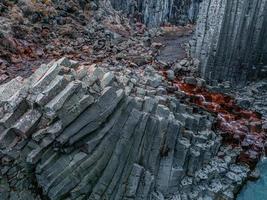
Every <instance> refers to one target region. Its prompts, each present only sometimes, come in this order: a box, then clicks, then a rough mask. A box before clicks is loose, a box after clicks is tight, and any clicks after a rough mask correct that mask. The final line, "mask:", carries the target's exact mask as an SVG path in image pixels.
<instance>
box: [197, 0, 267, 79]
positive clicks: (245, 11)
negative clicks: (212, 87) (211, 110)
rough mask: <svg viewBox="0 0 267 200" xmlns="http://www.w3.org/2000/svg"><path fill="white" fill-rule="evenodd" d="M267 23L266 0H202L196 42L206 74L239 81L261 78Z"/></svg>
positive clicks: (265, 59)
mask: <svg viewBox="0 0 267 200" xmlns="http://www.w3.org/2000/svg"><path fill="white" fill-rule="evenodd" d="M266 27H267V3H266V1H261V0H255V1H250V0H242V1H231V0H217V1H213V0H205V1H203V3H201V8H200V11H199V19H198V21H197V29H196V34H195V36H196V38H195V42H196V43H195V44H194V45H193V46H194V47H193V53H194V54H195V56H196V57H198V58H199V59H200V60H201V66H202V67H201V73H202V75H203V77H205V78H206V79H207V80H209V81H212V80H218V81H231V82H234V83H239V84H240V83H244V82H246V81H247V80H255V79H257V78H261V77H262V76H263V75H264V74H265V71H266V70H265V67H264V65H266V63H267V45H266V44H267V29H266Z"/></svg>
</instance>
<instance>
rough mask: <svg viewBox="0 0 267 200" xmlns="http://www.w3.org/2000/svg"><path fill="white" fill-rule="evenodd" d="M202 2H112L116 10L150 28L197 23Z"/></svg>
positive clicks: (129, 0) (190, 0)
mask: <svg viewBox="0 0 267 200" xmlns="http://www.w3.org/2000/svg"><path fill="white" fill-rule="evenodd" d="M200 2H201V1H200V0H145V1H140V0H126V1H125V0H111V4H112V5H113V7H114V8H115V9H117V10H121V11H122V12H124V13H126V14H127V15H128V16H129V17H130V18H136V19H137V20H140V21H142V22H143V23H145V24H146V25H147V26H150V27H156V26H160V25H163V24H166V23H172V24H176V25H177V24H179V25H185V24H187V23H189V22H191V23H192V22H195V21H196V18H197V15H198V10H199V4H200Z"/></svg>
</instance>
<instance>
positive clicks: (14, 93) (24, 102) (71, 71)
mask: <svg viewBox="0 0 267 200" xmlns="http://www.w3.org/2000/svg"><path fill="white" fill-rule="evenodd" d="M104 66H106V67H104ZM112 71H113V70H112V67H108V68H107V65H105V64H98V66H97V65H88V64H86V63H85V64H78V63H77V62H75V61H70V60H68V59H66V58H62V59H60V60H58V61H53V62H51V63H50V64H48V65H43V66H41V67H40V68H39V69H38V70H37V71H36V72H35V73H34V74H33V75H32V76H31V77H30V78H28V79H21V78H19V77H18V78H16V79H14V80H12V81H11V82H8V83H6V84H5V85H2V86H1V88H0V90H1V96H0V99H1V104H0V105H1V107H0V108H1V122H0V128H1V137H0V143H1V199H93V200H95V199H116V200H117V199H140V200H141V199H142V200H143V199H155V200H157V199H160V200H163V199H173V200H176V199H233V198H234V194H235V193H236V192H237V191H238V190H239V188H240V186H241V185H242V183H243V182H244V181H245V180H246V178H247V176H248V172H249V171H250V170H249V168H248V167H245V165H240V164H236V158H237V156H238V155H239V152H240V149H239V148H232V147H231V146H223V145H222V143H221V136H219V135H217V134H216V133H215V132H214V131H212V129H211V127H212V122H213V119H214V117H213V116H211V115H210V114H208V113H207V112H205V111H203V110H198V109H196V108H193V107H192V106H188V105H186V104H184V103H182V101H181V100H179V98H177V97H176V96H177V95H178V94H180V95H181V94H182V93H181V92H178V93H177V94H176V96H173V95H167V91H166V89H164V87H167V86H168V81H166V80H165V79H164V77H163V76H162V75H161V73H159V72H157V71H156V70H155V69H154V68H153V67H146V68H139V69H132V70H131V69H129V68H128V69H127V68H124V69H121V70H116V71H113V72H112ZM171 79H172V78H171Z"/></svg>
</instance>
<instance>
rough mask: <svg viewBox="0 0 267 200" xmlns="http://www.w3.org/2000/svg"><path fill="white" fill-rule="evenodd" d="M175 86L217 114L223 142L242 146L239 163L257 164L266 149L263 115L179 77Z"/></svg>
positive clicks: (194, 102)
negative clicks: (180, 79) (185, 81)
mask: <svg viewBox="0 0 267 200" xmlns="http://www.w3.org/2000/svg"><path fill="white" fill-rule="evenodd" d="M173 85H175V86H177V87H178V88H179V90H181V91H183V92H184V93H186V95H187V96H188V97H189V99H190V103H193V104H196V105H198V106H199V107H201V108H203V109H205V110H207V111H209V112H212V113H215V114H217V120H216V124H215V127H216V129H217V130H219V132H220V133H221V135H222V137H223V141H224V142H225V143H226V144H230V145H233V146H238V147H241V148H242V151H241V153H240V155H239V157H238V162H241V163H246V164H248V165H249V166H250V167H252V168H253V167H255V165H256V163H257V162H258V161H259V159H260V157H261V155H262V154H263V152H264V143H265V140H266V130H263V129H262V119H261V115H260V114H258V113H256V112H253V111H249V110H245V109H242V108H240V107H239V106H238V105H236V103H235V100H234V99H233V98H232V97H229V96H227V95H224V94H221V93H215V92H211V91H208V90H207V89H205V88H200V87H197V86H195V85H190V84H187V83H184V82H183V81H179V80H175V81H174V82H173Z"/></svg>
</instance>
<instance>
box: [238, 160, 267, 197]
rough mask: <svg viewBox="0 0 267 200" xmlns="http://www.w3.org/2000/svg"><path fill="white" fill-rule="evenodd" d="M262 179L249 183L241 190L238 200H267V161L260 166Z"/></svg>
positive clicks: (263, 161)
mask: <svg viewBox="0 0 267 200" xmlns="http://www.w3.org/2000/svg"><path fill="white" fill-rule="evenodd" d="M258 169H259V170H260V174H261V177H260V179H259V180H257V181H253V182H252V181H249V182H248V183H247V184H246V185H245V186H244V188H243V189H242V190H241V192H240V194H239V195H238V197H237V200H266V199H267V159H266V158H265V159H263V160H262V161H261V162H260V163H259V165H258Z"/></svg>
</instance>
